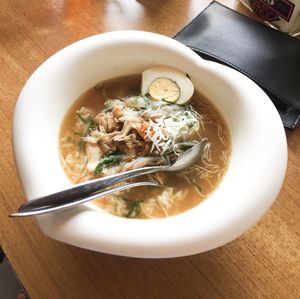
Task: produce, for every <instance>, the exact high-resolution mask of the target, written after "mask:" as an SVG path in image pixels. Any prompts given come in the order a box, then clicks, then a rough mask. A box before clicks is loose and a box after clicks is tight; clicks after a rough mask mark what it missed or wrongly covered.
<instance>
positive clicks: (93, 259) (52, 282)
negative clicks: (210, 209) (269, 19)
mask: <svg viewBox="0 0 300 299" xmlns="http://www.w3.org/2000/svg"><path fill="white" fill-rule="evenodd" d="M208 2H209V1H207V0H203V1H188V0H186V1H179V0H164V1H159V0H149V1H147V0H140V1H134V0H110V1H109V0H107V1H105V0H103V1H96V0H94V1H88V0H86V1H79V0H66V1H63V0H52V1H51V0H45V1H42V0H40V1H38V0H31V1H29V0H22V1H21V0H19V1H16V0H2V1H1V10H0V60H1V66H0V108H1V109H0V161H1V162H0V163H1V164H0V244H1V245H2V246H3V248H4V250H5V252H6V254H7V255H8V257H9V259H10V261H11V262H12V264H13V266H14V268H15V270H16V272H17V273H18V275H19V277H20V278H21V280H22V282H23V284H24V286H25V288H26V289H27V291H28V293H29V295H30V296H31V298H32V299H41V298H49V299H56V298H58V299H60V298H300V288H299V283H300V269H299V265H300V263H299V262H300V261H299V256H300V252H299V248H300V238H299V227H300V225H299V223H300V213H299V205H300V171H299V169H300V126H298V128H297V129H296V130H295V131H294V132H288V131H287V132H286V133H287V140H288V151H289V161H288V169H287V175H286V179H285V182H284V185H283V187H282V190H281V192H280V194H279V196H278V198H277V200H276V202H275V204H274V205H273V207H272V208H271V210H270V211H269V212H268V213H267V214H266V216H265V217H264V218H263V219H262V220H261V221H260V222H259V223H258V224H257V225H255V226H254V227H253V228H251V229H250V230H249V231H248V232H247V233H245V234H244V235H243V236H241V237H240V238H238V239H237V240H235V241H233V242H231V243H229V244H227V245H225V246H223V247H221V248H218V249H215V250H212V251H209V252H206V253H203V254H198V255H195V256H190V257H184V258H176V259H162V260H147V259H133V258H124V257H118V256H111V255H107V254H100V253H95V252H90V251H87V250H83V249H79V248H76V247H73V246H69V245H65V244H62V243H59V242H57V241H54V240H51V239H49V238H47V237H46V236H44V235H43V234H41V233H40V231H39V230H38V228H37V225H36V222H35V221H34V220H33V219H9V218H8V217H7V215H8V214H9V213H11V212H13V211H15V210H16V209H17V207H18V206H19V205H21V203H22V202H23V201H24V194H23V191H22V187H21V184H20V182H19V179H18V175H17V173H16V168H15V164H14V158H13V151H12V142H11V131H12V117H13V111H14V107H15V104H16V101H17V97H18V94H19V92H20V90H21V88H22V86H23V85H24V83H25V82H26V80H27V79H28V78H29V76H30V74H31V73H32V72H33V71H34V70H35V69H36V68H37V67H38V66H39V65H40V64H41V63H42V62H43V61H44V60H45V59H47V58H48V57H49V56H50V55H52V54H53V53H55V52H56V51H57V50H59V49H61V48H63V47H65V46H67V45H68V44H70V43H72V42H74V41H76V40H78V39H81V38H84V37H87V36H89V35H93V34H97V33H101V32H106V31H113V30H118V29H141V30H147V31H154V32H158V33H161V34H165V35H168V36H172V35H174V34H175V33H176V32H177V31H178V30H179V29H180V28H181V27H182V26H183V25H185V24H187V23H188V22H189V21H190V20H191V19H192V18H193V17H195V16H196V15H197V14H198V13H199V12H200V11H201V10H202V9H203V8H205V7H206V6H207V4H208ZM221 2H222V3H224V4H225V5H227V6H229V7H233V8H235V9H237V10H238V11H240V12H243V13H247V11H246V9H245V8H244V7H242V6H241V5H240V4H238V3H236V2H235V1H232V0H223V1H221ZM248 14H249V13H248ZM28 117H30V116H28ZM24 134H26V132H24ZM0 283H1V282H0ZM0 298H1V299H2V297H1V294H0ZM3 299H6V298H3Z"/></svg>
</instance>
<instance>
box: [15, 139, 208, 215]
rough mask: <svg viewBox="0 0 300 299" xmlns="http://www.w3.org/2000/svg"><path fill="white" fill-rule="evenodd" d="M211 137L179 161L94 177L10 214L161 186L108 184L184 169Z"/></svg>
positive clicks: (49, 209) (53, 208)
mask: <svg viewBox="0 0 300 299" xmlns="http://www.w3.org/2000/svg"><path fill="white" fill-rule="evenodd" d="M206 144H207V139H206V138H204V139H202V141H201V142H200V143H198V144H197V145H195V146H193V147H192V148H190V149H188V150H187V151H185V152H184V153H183V154H182V155H180V156H179V157H178V159H177V160H176V162H175V163H174V164H171V165H162V166H149V167H143V168H139V169H133V170H129V171H125V172H122V173H118V174H114V175H111V176H107V177H103V178H99V179H95V180H92V181H88V182H84V183H81V184H78V185H76V186H74V187H72V188H69V189H66V190H63V191H59V192H56V193H53V194H50V195H46V196H43V197H39V198H36V199H33V200H30V201H28V202H26V203H25V204H23V205H22V206H20V207H19V209H18V212H17V213H12V214H10V215H9V216H10V217H24V216H33V215H39V214H43V213H48V212H53V211H57V210H60V209H65V208H70V207H73V206H76V205H79V204H82V203H84V202H87V201H90V200H92V199H95V198H99V197H102V196H105V195H108V194H111V193H114V192H117V191H121V190H125V189H128V188H132V187H138V186H146V185H148V186H157V185H158V184H157V183H155V182H137V183H132V184H125V185H121V186H117V187H115V188H111V189H107V188H108V187H110V186H112V185H114V184H116V183H120V182H122V181H125V180H128V179H130V178H134V177H138V176H141V175H144V174H150V173H154V172H158V171H170V172H172V171H180V170H183V169H185V168H187V167H189V166H191V165H193V164H194V163H195V162H196V161H197V160H198V158H199V156H200V154H201V153H202V151H203V149H204V147H205V145H206Z"/></svg>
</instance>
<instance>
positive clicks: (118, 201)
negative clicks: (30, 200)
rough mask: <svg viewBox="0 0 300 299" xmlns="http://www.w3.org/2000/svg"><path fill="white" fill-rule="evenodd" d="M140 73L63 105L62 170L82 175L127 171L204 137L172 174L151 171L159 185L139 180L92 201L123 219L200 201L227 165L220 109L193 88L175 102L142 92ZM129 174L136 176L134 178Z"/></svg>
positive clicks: (75, 178) (75, 177) (165, 213)
mask: <svg viewBox="0 0 300 299" xmlns="http://www.w3.org/2000/svg"><path fill="white" fill-rule="evenodd" d="M141 80H142V77H141V75H140V74H136V75H128V76H123V77H118V78H114V79H111V80H108V81H104V82H101V83H99V84H97V85H96V86H95V87H93V88H91V89H89V90H88V91H86V92H85V93H84V94H83V95H81V96H80V97H79V98H78V99H77V100H76V101H75V102H74V104H73V105H72V106H71V107H70V109H69V110H68V111H67V113H66V115H65V117H64V120H63V123H62V125H61V129H60V136H59V146H60V157H61V163H62V166H63V169H64V171H65V173H66V175H67V176H68V178H69V179H70V180H71V182H72V183H74V184H76V183H79V182H83V181H87V180H90V179H95V178H98V177H102V176H107V175H110V174H115V173H118V172H123V171H126V170H131V169H135V168H140V167H145V166H150V165H163V164H167V163H170V161H173V160H175V159H176V158H177V157H178V156H179V155H180V154H181V153H183V152H184V151H185V150H186V149H188V148H190V147H192V146H193V145H195V144H197V143H198V142H199V141H201V140H202V139H203V138H207V139H208V141H209V142H208V144H207V145H206V147H205V150H204V152H203V154H202V156H201V157H200V158H199V161H198V162H197V163H196V164H195V165H192V166H191V167H189V168H188V169H185V170H183V171H180V172H177V173H167V172H161V173H155V174H151V175H147V176H145V177H142V178H138V179H134V180H143V181H145V180H154V181H157V182H158V183H159V184H160V185H161V186H160V187H138V188H133V189H128V190H124V191H121V192H118V193H115V194H113V195H109V196H106V197H102V198H99V199H96V200H94V201H93V204H94V205H95V206H97V207H99V208H102V209H104V210H105V211H107V212H109V213H111V214H114V215H117V216H122V217H128V218H144V219H151V218H162V217H169V216H172V215H176V214H178V213H181V212H184V211H186V210H188V209H191V208H193V207H195V206H196V205H198V204H199V203H200V202H201V201H202V200H203V199H205V198H206V197H207V196H208V195H209V194H210V193H211V192H213V191H214V190H215V189H216V188H217V186H218V185H219V184H220V182H221V180H222V178H223V176H224V173H225V172H226V170H227V168H228V161H229V157H230V150H231V148H230V134H229V130H228V127H227V125H226V123H225V121H224V119H223V117H222V116H221V114H220V113H219V111H218V110H217V109H216V108H215V107H214V106H213V105H212V103H210V101H209V100H208V99H206V98H204V97H203V96H202V95H200V93H199V92H197V91H195V92H194V94H193V96H192V98H191V100H190V102H189V103H188V104H185V105H177V104H176V103H170V102H167V101H165V100H164V99H162V100H155V101H154V100H152V99H151V97H150V96H149V95H148V94H146V95H143V96H141V95H139V94H140V90H141ZM132 181H133V179H132Z"/></svg>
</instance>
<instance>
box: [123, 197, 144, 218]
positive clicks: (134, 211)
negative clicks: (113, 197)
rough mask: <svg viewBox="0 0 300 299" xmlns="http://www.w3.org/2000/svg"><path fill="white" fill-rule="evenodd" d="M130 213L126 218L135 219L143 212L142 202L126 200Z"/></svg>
mask: <svg viewBox="0 0 300 299" xmlns="http://www.w3.org/2000/svg"><path fill="white" fill-rule="evenodd" d="M125 202H126V205H127V208H128V210H129V211H128V213H127V214H126V215H125V217H126V218H135V217H136V216H137V215H138V214H139V213H140V212H141V211H142V207H141V203H142V202H141V201H133V200H125Z"/></svg>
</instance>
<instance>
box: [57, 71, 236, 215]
mask: <svg viewBox="0 0 300 299" xmlns="http://www.w3.org/2000/svg"><path fill="white" fill-rule="evenodd" d="M140 86H141V75H129V76H123V77H118V78H114V79H111V80H108V81H104V82H101V83H100V84H98V85H97V86H95V87H93V88H90V89H89V90H88V91H86V92H85V93H84V94H83V95H81V96H80V97H79V98H78V99H77V100H76V101H75V102H74V104H73V105H72V106H71V107H70V109H69V110H68V111H67V113H66V115H65V117H64V120H63V123H62V125H61V128H60V139H59V140H60V154H61V157H62V165H63V168H64V171H65V173H66V175H67V176H68V178H69V179H70V180H71V182H73V183H79V182H80V181H81V180H79V181H78V172H80V171H84V170H82V169H81V168H80V167H81V165H80V163H79V164H78V163H77V165H75V164H76V163H75V164H74V165H72V164H70V165H68V163H67V162H66V157H67V155H68V154H70V153H72V154H73V155H74V156H76V155H77V156H78V157H79V161H80V155H84V150H82V149H81V150H80V147H79V146H78V144H79V143H80V139H78V138H77V137H76V136H74V134H73V131H74V128H75V127H76V121H77V118H76V111H78V110H79V109H80V108H81V107H82V106H84V107H86V108H88V109H90V110H92V111H93V113H94V114H95V115H96V114H97V113H98V112H99V111H101V109H102V108H103V104H104V102H105V101H106V100H107V99H111V98H116V97H127V96H131V95H138V94H140ZM190 104H191V105H192V107H193V109H194V110H195V111H197V112H198V113H199V114H200V115H203V119H204V128H205V129H204V130H203V131H201V132H200V134H201V137H202V138H203V137H206V138H207V139H208V140H209V142H210V143H211V148H210V149H211V151H210V157H211V160H210V162H209V164H210V165H209V171H206V170H205V169H206V167H208V166H207V165H204V164H203V161H200V160H199V162H198V163H197V166H198V168H197V170H196V169H194V170H191V171H190V173H189V174H188V175H187V177H189V178H190V179H189V181H188V180H187V179H186V177H184V176H183V173H180V174H177V173H160V174H156V175H154V176H153V178H154V179H158V180H159V181H162V182H163V183H164V185H165V186H167V187H159V188H156V187H139V188H134V189H131V190H128V191H125V193H124V194H125V195H126V198H129V199H130V200H139V201H144V202H145V201H147V200H148V201H149V200H151V199H152V200H153V199H154V198H155V197H157V196H159V195H163V192H167V193H168V192H170V190H171V191H172V194H173V198H174V200H173V201H172V205H171V206H170V207H168V208H166V207H162V206H161V204H159V203H157V202H156V203H155V202H154V203H153V205H152V208H151V211H149V210H148V211H146V210H143V209H142V211H141V213H140V214H139V215H138V216H137V218H162V217H166V216H172V215H176V214H178V213H182V212H184V211H186V210H189V209H191V208H193V207H195V206H196V205H198V204H199V203H200V202H201V201H202V200H203V199H205V198H206V197H207V196H208V195H209V194H210V193H211V192H213V191H214V190H215V189H216V188H217V187H218V185H219V184H220V182H221V180H222V178H223V176H224V173H225V172H226V170H227V168H228V163H229V157H230V152H231V146H230V134H229V130H228V126H227V124H226V123H225V121H224V119H223V117H222V115H221V114H220V112H219V111H218V110H217V109H216V107H214V105H213V104H212V103H211V102H210V101H209V100H208V99H206V98H205V97H203V96H202V95H200V93H199V92H195V93H194V95H193V98H192V101H191V103H190ZM76 138H77V139H76ZM66 140H73V144H74V145H73V146H72V145H70V143H69V145H68V146H66V142H65V141H66ZM86 179H93V177H85V178H84V179H83V180H86ZM146 179H149V177H148V178H146ZM193 182H194V183H196V184H197V186H200V188H196V187H195V185H194V184H193ZM165 194H166V193H165ZM108 202H109V198H105V197H104V198H100V199H96V200H94V201H93V203H94V204H95V205H96V206H98V207H100V208H104V209H105V208H106V206H107V204H108Z"/></svg>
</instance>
